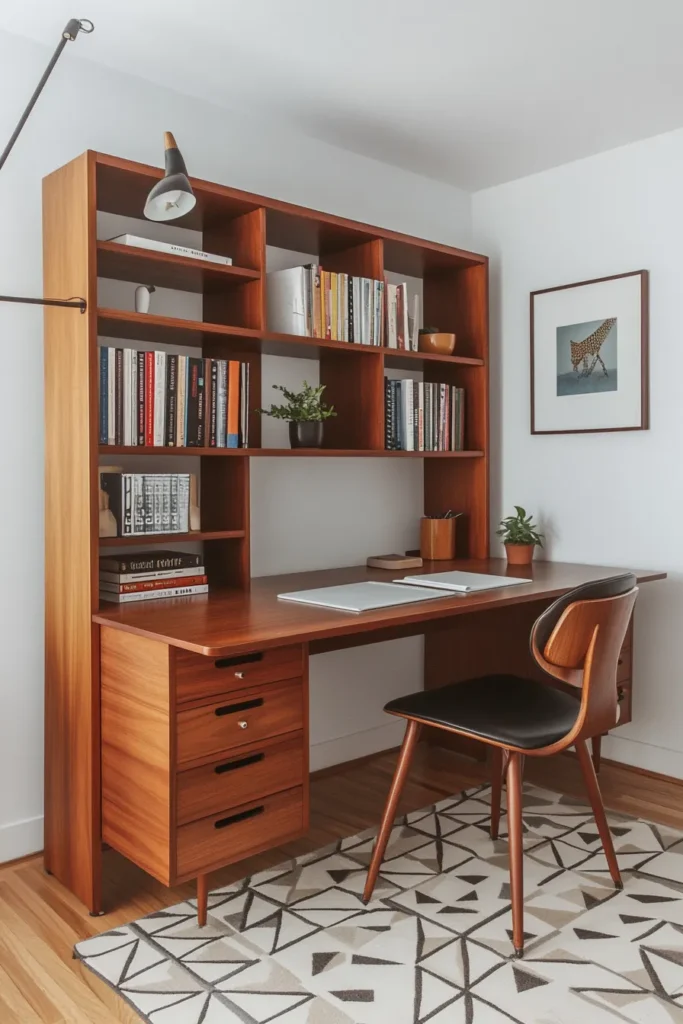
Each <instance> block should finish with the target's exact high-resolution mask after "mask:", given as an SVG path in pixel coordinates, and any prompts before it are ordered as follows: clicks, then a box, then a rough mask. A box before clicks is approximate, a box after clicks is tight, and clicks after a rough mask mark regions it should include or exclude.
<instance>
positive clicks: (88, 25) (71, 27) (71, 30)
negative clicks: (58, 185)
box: [0, 18, 95, 313]
mask: <svg viewBox="0 0 683 1024" xmlns="http://www.w3.org/2000/svg"><path fill="white" fill-rule="evenodd" d="M94 28H95V26H94V25H93V23H92V21H89V20H88V19H87V18H71V20H70V21H68V22H67V24H66V26H65V27H64V30H63V32H62V38H61V39H60V40H59V44H58V46H57V49H56V50H55V52H54V53H53V54H52V57H51V58H50V61H49V63H48V65H47V67H46V68H45V71H44V72H43V75H42V78H41V79H40V81H39V82H38V85H37V86H36V88H35V90H34V92H33V95H32V96H31V99H30V100H29V101H28V103H27V104H26V109H25V110H24V112H23V114H22V115H21V117H20V118H19V121H18V123H17V126H16V128H15V129H14V131H13V132H12V134H11V136H10V139H9V142H8V143H7V145H6V146H5V148H4V149H3V151H2V155H0V171H1V170H2V168H3V167H4V165H5V162H6V160H7V157H8V156H9V155H10V153H11V152H12V149H13V147H14V143H15V142H16V141H17V139H18V138H19V135H20V134H21V130H22V128H23V127H24V125H25V124H26V122H27V121H28V119H29V116H30V114H31V111H32V110H33V108H34V107H35V105H36V102H37V100H38V97H39V96H40V94H41V92H42V91H43V89H44V88H45V83H46V82H47V80H48V78H49V77H50V75H51V74H52V71H53V69H54V66H55V64H56V63H57V61H58V60H59V58H60V56H61V54H62V50H63V49H64V47H65V46H66V44H67V43H69V42H73V41H74V40H75V39H76V37H77V35H78V33H79V32H84V33H85V34H86V35H90V33H91V32H92V31H93V29H94ZM0 302H21V303H27V304H29V305H35V306H73V307H75V308H76V309H80V311H81V313H85V311H86V308H87V304H86V301H85V299H81V298H76V299H27V298H20V297H18V296H15V295H0Z"/></svg>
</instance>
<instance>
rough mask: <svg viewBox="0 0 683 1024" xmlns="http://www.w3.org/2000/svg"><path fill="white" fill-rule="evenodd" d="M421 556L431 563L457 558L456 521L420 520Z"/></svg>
mask: <svg viewBox="0 0 683 1024" xmlns="http://www.w3.org/2000/svg"><path fill="white" fill-rule="evenodd" d="M420 554H421V555H422V557H423V558H426V559H428V560H429V561H440V560H446V559H451V558H455V519H427V518H426V517H425V518H424V519H422V520H420Z"/></svg>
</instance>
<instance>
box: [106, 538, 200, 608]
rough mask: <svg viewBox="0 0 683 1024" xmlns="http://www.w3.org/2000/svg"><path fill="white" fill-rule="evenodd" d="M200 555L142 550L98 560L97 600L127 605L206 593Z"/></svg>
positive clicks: (185, 552) (184, 552)
mask: <svg viewBox="0 0 683 1024" xmlns="http://www.w3.org/2000/svg"><path fill="white" fill-rule="evenodd" d="M208 590H209V585H208V582H207V578H206V572H205V569H204V566H203V565H202V555H196V554H191V553H190V552H187V551H141V552H139V553H137V554H134V555H107V556H105V557H102V558H100V601H112V602H114V603H115V604H127V603H128V602H130V601H150V600H157V599H159V598H162V597H186V596H189V595H192V594H206V593H208Z"/></svg>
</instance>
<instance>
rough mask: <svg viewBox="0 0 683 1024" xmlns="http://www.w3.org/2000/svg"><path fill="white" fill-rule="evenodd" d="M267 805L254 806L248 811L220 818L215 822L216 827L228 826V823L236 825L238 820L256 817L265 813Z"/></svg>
mask: <svg viewBox="0 0 683 1024" xmlns="http://www.w3.org/2000/svg"><path fill="white" fill-rule="evenodd" d="M264 810H265V807H263V805H262V806H261V807H252V808H251V809H250V810H248V811H240V813H239V814H231V815H230V817H229V818H220V819H219V821H215V822H214V823H213V827H214V828H227V827H228V825H236V824H237V822H238V821H246V819H247V818H255V817H256V816H257V815H258V814H263V812H264Z"/></svg>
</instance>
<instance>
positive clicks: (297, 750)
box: [176, 732, 304, 825]
mask: <svg viewBox="0 0 683 1024" xmlns="http://www.w3.org/2000/svg"><path fill="white" fill-rule="evenodd" d="M303 771H304V746H303V733H300V732H296V733H293V734H292V735H290V736H285V737H284V739H278V740H266V741H264V742H263V743H262V744H260V745H258V746H257V745H254V744H251V745H250V746H249V747H243V748H242V749H241V750H240V751H239V752H237V753H233V754H230V755H229V756H228V757H225V758H222V759H221V760H220V761H212V762H211V764H205V765H201V767H199V768H189V769H187V770H186V771H184V772H180V773H179V774H178V777H177V782H176V792H177V812H178V814H177V820H178V824H179V825H185V824H186V823H187V822H189V821H196V820H197V819H198V818H205V817H207V815H210V814H218V813H219V812H220V811H221V810H224V809H225V808H226V807H235V806H237V805H238V804H245V803H248V802H249V801H250V800H258V798H259V797H263V796H267V795H268V794H270V793H277V792H279V791H281V790H283V789H291V788H292V787H294V786H301V785H302V784H303V781H304V779H303Z"/></svg>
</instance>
